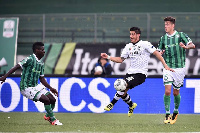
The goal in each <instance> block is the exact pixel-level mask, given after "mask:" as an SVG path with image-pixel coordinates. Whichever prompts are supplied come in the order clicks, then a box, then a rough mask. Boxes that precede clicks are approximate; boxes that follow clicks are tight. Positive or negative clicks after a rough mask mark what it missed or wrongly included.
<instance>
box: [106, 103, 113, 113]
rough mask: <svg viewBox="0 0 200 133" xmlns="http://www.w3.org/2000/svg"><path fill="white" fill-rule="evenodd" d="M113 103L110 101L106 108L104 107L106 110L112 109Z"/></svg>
mask: <svg viewBox="0 0 200 133" xmlns="http://www.w3.org/2000/svg"><path fill="white" fill-rule="evenodd" d="M113 106H114V105H113V104H112V103H109V104H108V105H107V106H106V107H105V108H104V110H106V111H110V110H111V109H113Z"/></svg>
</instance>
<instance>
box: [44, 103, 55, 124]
mask: <svg viewBox="0 0 200 133" xmlns="http://www.w3.org/2000/svg"><path fill="white" fill-rule="evenodd" d="M44 108H45V110H46V111H47V114H46V116H47V117H50V118H51V121H54V120H56V118H55V116H54V114H53V110H52V107H51V105H44Z"/></svg>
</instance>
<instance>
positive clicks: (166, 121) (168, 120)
mask: <svg viewBox="0 0 200 133" xmlns="http://www.w3.org/2000/svg"><path fill="white" fill-rule="evenodd" d="M170 120H171V116H170V114H166V116H165V120H164V123H165V124H167V123H170Z"/></svg>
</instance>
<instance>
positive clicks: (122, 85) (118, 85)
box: [114, 79, 127, 91]
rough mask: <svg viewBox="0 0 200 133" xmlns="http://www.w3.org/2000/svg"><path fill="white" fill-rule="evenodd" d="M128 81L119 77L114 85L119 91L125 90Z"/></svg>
mask: <svg viewBox="0 0 200 133" xmlns="http://www.w3.org/2000/svg"><path fill="white" fill-rule="evenodd" d="M126 85H127V83H126V81H125V80H123V79H117V80H116V81H115V82H114V87H115V89H116V90H117V91H124V90H125V89H126Z"/></svg>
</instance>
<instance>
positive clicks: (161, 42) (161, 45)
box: [157, 36, 164, 51]
mask: <svg viewBox="0 0 200 133" xmlns="http://www.w3.org/2000/svg"><path fill="white" fill-rule="evenodd" d="M163 49H164V44H163V36H162V37H161V38H160V41H159V43H158V47H157V50H158V51H161V50H163Z"/></svg>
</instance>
